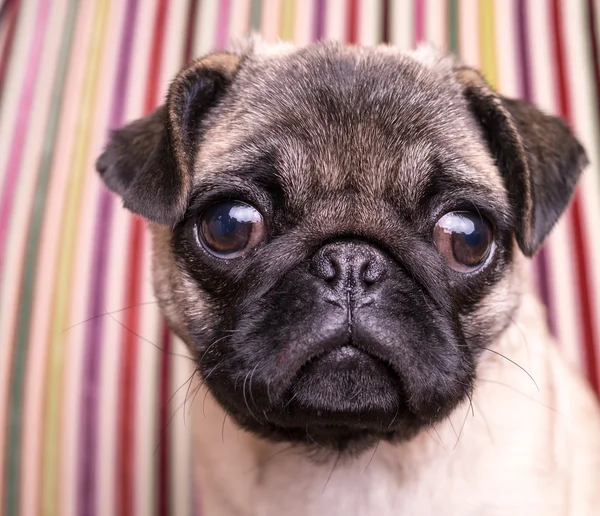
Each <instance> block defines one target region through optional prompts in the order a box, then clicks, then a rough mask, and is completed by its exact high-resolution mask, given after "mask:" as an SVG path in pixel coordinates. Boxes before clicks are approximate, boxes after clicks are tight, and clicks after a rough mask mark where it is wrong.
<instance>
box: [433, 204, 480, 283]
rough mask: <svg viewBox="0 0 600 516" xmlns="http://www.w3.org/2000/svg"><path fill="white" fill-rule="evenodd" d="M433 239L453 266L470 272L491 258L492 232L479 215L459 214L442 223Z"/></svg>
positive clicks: (451, 214)
mask: <svg viewBox="0 0 600 516" xmlns="http://www.w3.org/2000/svg"><path fill="white" fill-rule="evenodd" d="M433 240H434V243H435V246H436V248H437V250H438V252H439V253H440V254H441V255H442V257H443V258H444V259H445V260H446V262H447V263H448V265H449V266H450V267H452V268H453V269H454V270H457V271H461V272H469V271H472V270H473V269H475V268H477V267H478V266H480V265H481V264H482V263H483V262H484V261H485V259H486V258H487V257H488V255H489V253H490V249H491V246H492V229H491V227H490V224H489V223H488V222H487V221H486V220H485V219H483V218H482V217H481V216H480V215H479V214H477V213H469V212H457V211H455V212H451V213H447V214H446V215H444V216H443V217H442V218H441V219H440V220H438V222H437V224H436V226H435V229H434V231H433Z"/></svg>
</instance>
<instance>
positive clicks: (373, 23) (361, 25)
mask: <svg viewBox="0 0 600 516" xmlns="http://www.w3.org/2000/svg"><path fill="white" fill-rule="evenodd" d="M382 16H383V6H382V4H381V0H358V42H359V43H360V44H361V45H377V44H379V43H380V42H381V35H382V30H381V29H382V27H383V24H382Z"/></svg>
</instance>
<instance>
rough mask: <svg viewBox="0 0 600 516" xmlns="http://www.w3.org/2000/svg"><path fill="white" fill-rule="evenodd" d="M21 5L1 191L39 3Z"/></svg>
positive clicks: (1, 144)
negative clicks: (9, 136)
mask: <svg viewBox="0 0 600 516" xmlns="http://www.w3.org/2000/svg"><path fill="white" fill-rule="evenodd" d="M21 4H22V5H21V6H20V11H21V12H20V13H19V16H18V18H17V26H16V27H15V29H16V30H15V35H14V39H13V44H12V49H11V55H10V58H9V62H8V66H7V67H6V72H5V76H4V81H5V83H4V91H3V92H2V103H1V104H0V114H1V115H2V116H0V134H1V135H4V136H3V137H2V138H0V193H1V189H2V188H3V185H4V178H5V176H6V170H7V167H6V162H7V160H8V155H9V154H10V149H11V147H12V143H13V139H12V138H8V137H6V135H12V134H13V128H14V124H15V120H16V118H17V113H18V109H19V97H20V96H21V91H22V89H23V86H24V81H25V73H26V69H27V65H28V63H29V60H28V59H27V56H28V52H29V47H30V46H31V43H32V41H33V34H34V30H35V21H36V15H37V9H38V4H39V2H36V1H35V0H30V1H29V2H24V1H23V2H21ZM5 299H11V298H5ZM4 309H6V308H4ZM0 328H2V325H0ZM0 347H2V341H0Z"/></svg>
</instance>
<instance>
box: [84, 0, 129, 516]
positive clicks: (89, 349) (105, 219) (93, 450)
mask: <svg viewBox="0 0 600 516" xmlns="http://www.w3.org/2000/svg"><path fill="white" fill-rule="evenodd" d="M137 4H138V2H137V0H128V2H127V8H126V12H125V19H124V21H123V28H122V32H121V42H120V51H119V60H118V62H117V74H116V76H115V83H114V86H113V99H112V106H111V113H110V122H109V123H110V127H111V129H116V128H117V127H119V126H120V125H121V124H122V122H123V115H124V103H125V92H126V88H127V78H128V71H129V65H130V59H131V48H132V45H133V35H134V32H135V25H134V21H135V18H136V11H137ZM112 214H113V197H112V194H111V193H109V192H108V191H107V190H102V191H101V194H100V202H99V204H98V213H97V214H96V229H95V231H94V240H95V241H94V252H93V253H92V256H93V263H92V267H91V271H90V272H91V275H90V279H89V285H90V286H89V295H90V302H89V305H88V314H87V316H88V317H89V318H92V320H91V321H90V322H89V323H88V324H87V326H86V327H87V332H86V342H85V346H86V349H85V355H84V368H83V377H82V387H83V389H82V392H81V401H80V404H81V422H80V429H79V477H78V492H77V507H78V511H79V512H78V513H79V514H89V515H94V514H96V509H97V498H96V475H97V470H98V466H97V456H98V453H99V450H98V430H99V425H98V403H99V401H98V397H99V392H98V389H99V382H100V364H101V363H102V346H103V337H104V333H103V331H102V329H103V321H102V318H100V317H97V316H98V315H99V314H101V313H102V312H103V311H104V310H105V308H104V307H105V304H106V300H105V298H106V284H107V270H106V265H107V262H108V252H109V248H108V242H109V231H110V227H111V224H112Z"/></svg>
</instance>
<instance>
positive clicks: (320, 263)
mask: <svg viewBox="0 0 600 516" xmlns="http://www.w3.org/2000/svg"><path fill="white" fill-rule="evenodd" d="M311 269H312V273H313V274H314V275H315V276H317V277H319V278H321V279H323V280H325V281H328V282H329V281H332V280H334V279H335V278H336V276H337V275H338V274H339V272H340V271H339V265H338V264H337V262H336V260H335V259H333V258H332V256H331V253H320V254H319V255H318V257H317V258H316V259H315V260H313V262H312V264H311Z"/></svg>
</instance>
